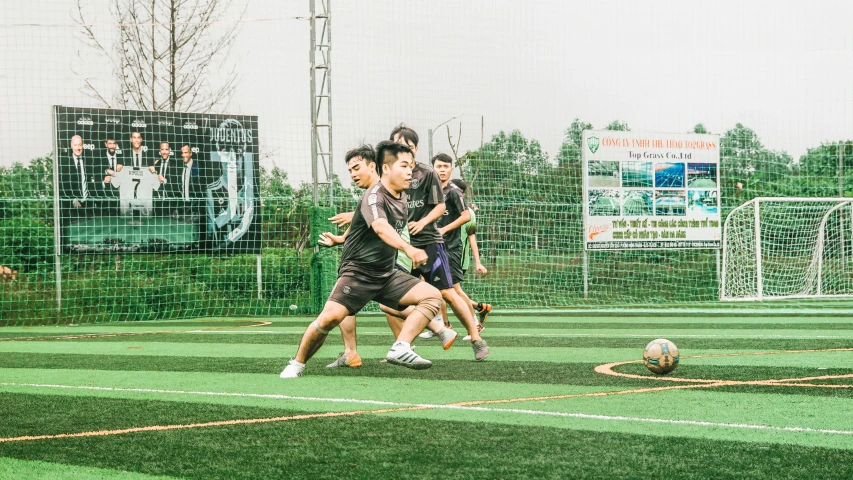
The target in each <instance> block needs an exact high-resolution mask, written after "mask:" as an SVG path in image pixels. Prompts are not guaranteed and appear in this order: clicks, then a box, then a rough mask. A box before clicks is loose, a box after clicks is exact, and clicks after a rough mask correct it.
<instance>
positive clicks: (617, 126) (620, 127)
mask: <svg viewBox="0 0 853 480" xmlns="http://www.w3.org/2000/svg"><path fill="white" fill-rule="evenodd" d="M604 129H605V130H614V131H617V132H630V131H631V128H630V127H629V126H628V122H620V121H619V120H613V121H612V122H610V124H608V125H607V126H606V127H604Z"/></svg>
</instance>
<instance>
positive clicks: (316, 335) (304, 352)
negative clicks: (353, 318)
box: [280, 300, 349, 378]
mask: <svg viewBox="0 0 853 480" xmlns="http://www.w3.org/2000/svg"><path fill="white" fill-rule="evenodd" d="M347 315H349V311H348V310H347V307H345V306H344V305H343V304H340V303H337V302H335V301H333V300H328V301H326V305H325V306H324V307H323V311H322V312H320V315H318V316H317V319H316V320H314V321H313V322H311V325H308V328H307V329H305V333H304V334H303V335H302V340H301V341H300V342H299V350H297V352H296V357H295V358H294V359H293V360H291V361H290V363H288V364H287V367H285V369H284V371H282V372H281V375H280V376H281V378H296V377H299V376H302V371H303V370H305V363H306V362H307V361H308V360H309V359H310V358H311V357H312V356H314V354H315V353H317V350H319V349H320V347H322V346H323V343H324V342H325V341H326V337H328V335H329V332H330V331H331V330H332V329H333V328H335V327H336V326H338V325H339V324H340V323H341V322H342V321H343V319H344V318H346V317H347Z"/></svg>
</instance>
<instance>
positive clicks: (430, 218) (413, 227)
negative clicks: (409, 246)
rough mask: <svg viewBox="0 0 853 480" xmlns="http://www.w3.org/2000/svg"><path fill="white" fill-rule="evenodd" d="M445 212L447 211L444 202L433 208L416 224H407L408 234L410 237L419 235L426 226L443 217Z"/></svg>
mask: <svg viewBox="0 0 853 480" xmlns="http://www.w3.org/2000/svg"><path fill="white" fill-rule="evenodd" d="M445 210H447V206H446V205H445V204H444V202H441V203H439V204H438V205H436V206H435V207H433V209H432V210H430V212H429V213H428V214H427V216H426V217H424V218H422V219H420V220H418V221H417V222H409V233H410V234H412V235H417V234H419V233H421V230H423V229H424V228H425V227H426V226H427V225H429V224H431V223H433V222H435V221H436V220H438V219H439V218H441V216H442V215H444V212H445Z"/></svg>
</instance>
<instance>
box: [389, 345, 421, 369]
mask: <svg viewBox="0 0 853 480" xmlns="http://www.w3.org/2000/svg"><path fill="white" fill-rule="evenodd" d="M385 359H386V360H388V363H390V364H392V365H400V366H401V367H406V368H411V369H412V370H425V369H427V368H429V367H431V366H432V362H430V361H429V360H427V359H425V358H423V357H421V356H420V355H418V354H417V353H415V352H413V351H412V349H411V348H397V349H395V348H394V347H391V350H388V355H385Z"/></svg>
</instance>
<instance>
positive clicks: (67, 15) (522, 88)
mask: <svg viewBox="0 0 853 480" xmlns="http://www.w3.org/2000/svg"><path fill="white" fill-rule="evenodd" d="M108 3H109V2H106V1H103V0H93V1H90V2H87V5H89V7H87V8H88V9H89V10H90V11H91V12H92V17H91V21H92V22H95V23H102V24H104V25H103V26H100V27H97V28H98V29H99V31H100V32H103V33H104V34H106V35H109V34H110V33H109V32H114V31H115V29H116V27H114V26H110V25H109V23H111V22H112V19H111V18H110V16H109V15H108V14H107V11H106V5H108ZM75 4H76V2H74V1H57V0H41V1H32V2H2V6H0V145H2V148H0V165H9V164H11V163H13V162H16V161H24V162H26V161H27V160H28V159H29V158H31V157H34V156H39V155H43V154H46V153H48V152H49V151H50V150H51V148H52V140H51V136H52V135H51V123H50V122H51V118H50V106H51V105H55V104H61V105H69V106H91V107H96V106H99V105H98V104H97V103H96V102H95V101H93V100H91V99H89V98H88V97H86V96H85V95H83V94H82V93H81V92H80V87H81V86H82V83H83V77H81V76H80V75H78V74H75V73H74V72H73V71H72V70H74V69H75V68H76V69H77V70H82V71H85V72H86V74H87V75H88V76H89V77H91V78H94V79H95V81H98V82H100V83H101V84H102V85H105V87H106V88H109V87H110V82H111V80H110V73H109V71H108V70H107V69H105V68H104V67H103V62H98V60H97V58H96V57H94V56H92V55H91V54H89V53H87V51H86V50H85V49H84V47H83V45H82V44H81V43H80V42H79V41H78V40H77V38H78V36H77V35H76V34H75V32H76V29H75V28H73V27H71V26H70V25H71V24H72V13H73V8H74V7H75ZM332 9H333V10H332V18H333V20H332V22H333V23H332V25H333V30H332V68H333V70H332V72H333V73H332V79H333V84H332V102H333V107H334V108H333V125H334V148H335V157H336V158H335V159H336V162H335V169H336V170H337V171H338V172H343V171H344V170H345V169H344V166H343V153H344V152H345V151H346V150H347V149H348V148H351V147H352V146H355V145H356V144H358V143H359V142H360V141H362V140H365V141H368V142H371V143H375V142H377V141H379V140H382V139H385V138H386V137H387V135H388V133H389V132H390V130H391V128H392V127H393V126H394V125H396V124H397V123H399V122H401V121H402V122H406V123H407V124H409V125H410V126H412V127H413V128H415V129H416V130H417V131H418V133H420V134H421V137H422V152H423V153H422V154H421V158H422V159H423V160H426V156H427V153H426V152H427V146H426V137H427V129H428V128H430V127H433V126H435V125H437V124H439V123H441V122H443V121H445V120H447V119H448V118H451V117H452V116H453V115H456V114H462V116H461V117H459V120H457V121H454V122H451V124H450V125H451V127H452V130H453V132H454V134H455V133H456V131H457V129H458V128H459V125H460V124H459V122H461V125H462V142H461V150H462V151H463V152H464V151H466V150H469V149H475V148H477V147H479V144H480V119H481V117H482V118H483V119H484V124H485V137H486V140H488V139H489V138H490V137H491V135H492V134H494V133H497V132H498V131H500V130H507V131H508V130H512V129H520V130H521V131H522V132H523V133H524V135H526V136H527V137H528V138H531V137H532V138H535V139H537V140H539V141H540V142H541V143H542V145H543V147H544V149H545V150H546V151H547V152H548V153H549V154H550V155H555V154H556V152H557V151H558V149H559V145H560V142H561V140H562V137H563V132H564V130H565V129H566V128H567V127H568V126H569V125H570V124H571V122H572V120H573V119H574V118H575V117H579V118H581V119H582V120H585V121H587V122H590V123H592V124H594V125H595V126H596V127H599V128H600V127H603V126H605V125H606V124H607V123H609V122H610V121H612V120H614V119H618V120H621V121H626V122H628V124H629V125H630V126H631V128H632V130H635V131H648V132H686V131H689V130H691V129H692V127H693V125H694V124H696V123H698V122H702V123H704V124H705V126H706V127H707V128H708V129H709V130H710V131H711V132H713V133H722V132H724V131H725V130H726V129H729V128H731V127H733V126H734V125H735V123H738V122H740V123H743V124H745V125H747V126H749V127H751V128H753V129H754V130H755V131H756V132H757V133H758V135H759V136H760V137H761V139H762V141H763V142H764V144H765V145H766V146H767V147H769V148H772V149H776V150H786V151H788V152H789V153H790V154H792V155H793V156H794V157H795V158H797V157H799V156H800V155H801V154H803V153H804V152H805V150H806V149H807V148H809V147H813V146H817V145H819V144H820V143H821V142H823V141H835V140H840V139H850V138H853V29H851V28H850V26H849V19H851V18H853V3H852V2H845V1H816V2H808V3H807V2H773V1H749V0H741V1H717V2H701V3H700V2H690V1H661V0H648V1H637V0H634V1H605V0H586V1H581V2H578V1H494V0H492V1H484V0H469V1H466V2H458V1H455V0H430V1H417V2H416V1H400V0H359V1H342V0H337V1H334V3H333V5H332ZM307 15H308V0H298V1H291V0H287V1H279V0H249V3H248V11H247V15H246V19H247V20H251V22H248V23H246V24H244V26H243V29H242V32H241V33H240V37H239V42H238V44H237V46H236V47H235V49H234V50H233V52H232V55H233V58H234V60H235V61H236V62H238V64H239V67H240V71H241V82H240V87H239V89H238V91H237V93H236V95H235V97H234V99H233V101H232V103H231V105H230V106H229V108H228V109H227V110H228V111H229V112H233V113H239V114H254V115H258V116H259V123H260V136H261V149H262V152H266V153H268V154H270V155H271V157H270V159H268V160H266V161H265V163H264V165H265V166H267V167H269V166H272V165H273V164H275V165H276V166H279V167H281V168H283V169H285V170H286V171H287V172H288V173H289V174H290V176H291V178H292V179H293V180H295V181H303V180H306V181H307V180H309V179H310V174H311V165H310V136H309V113H310V104H309V97H308V92H309V77H308V72H309V69H308V45H309V37H308V33H309V30H308V27H309V24H308V21H307V20H305V19H300V18H296V17H306V16H307ZM270 19H272V20H270ZM21 24H40V25H43V26H21ZM44 25H49V26H44ZM78 53H80V55H81V56H82V58H83V62H82V63H81V64H78V66H77V67H72V63H73V60H74V59H75V58H77V55H78ZM435 150H436V151H442V150H443V151H447V139H446V131H445V130H444V129H443V128H442V129H441V130H440V131H439V132H438V133H437V135H436V142H435ZM460 153H461V152H460Z"/></svg>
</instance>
